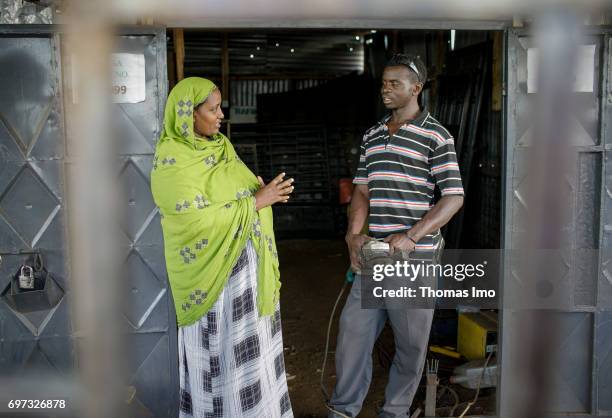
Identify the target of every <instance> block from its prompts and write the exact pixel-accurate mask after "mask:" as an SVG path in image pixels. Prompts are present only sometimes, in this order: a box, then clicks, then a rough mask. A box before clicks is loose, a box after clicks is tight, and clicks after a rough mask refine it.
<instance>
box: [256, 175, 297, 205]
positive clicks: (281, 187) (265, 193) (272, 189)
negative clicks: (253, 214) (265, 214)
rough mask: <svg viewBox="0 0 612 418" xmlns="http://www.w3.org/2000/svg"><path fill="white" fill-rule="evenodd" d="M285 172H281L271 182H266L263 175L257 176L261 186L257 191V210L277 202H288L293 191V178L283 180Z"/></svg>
mask: <svg viewBox="0 0 612 418" xmlns="http://www.w3.org/2000/svg"><path fill="white" fill-rule="evenodd" d="M284 177H285V173H280V174H279V175H278V176H276V177H275V178H274V180H272V181H271V182H270V183H268V184H265V183H264V181H263V180H262V178H261V177H259V176H257V180H259V184H260V185H261V188H260V189H259V190H258V191H257V193H255V207H256V208H257V210H259V209H262V208H265V207H267V206H272V205H273V204H275V203H278V202H283V203H286V202H287V201H288V200H289V195H290V194H291V192H293V189H294V187H293V186H292V183H293V179H288V180H283V178H284Z"/></svg>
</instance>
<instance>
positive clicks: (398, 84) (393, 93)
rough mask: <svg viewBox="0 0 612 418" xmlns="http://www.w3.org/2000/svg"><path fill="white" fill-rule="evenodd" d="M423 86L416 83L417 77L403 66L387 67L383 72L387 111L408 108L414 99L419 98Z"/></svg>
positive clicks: (383, 94) (383, 89)
mask: <svg viewBox="0 0 612 418" xmlns="http://www.w3.org/2000/svg"><path fill="white" fill-rule="evenodd" d="M422 88H423V84H421V83H419V82H417V81H416V75H415V74H414V73H413V72H412V71H410V70H409V69H408V68H406V67H404V66H403V65H398V66H393V67H387V68H385V71H384V72H383V78H382V87H381V89H380V93H381V94H382V99H383V104H384V105H385V107H386V108H387V109H391V110H393V109H398V108H401V107H405V106H407V105H408V104H409V103H410V101H411V100H412V98H413V97H415V98H416V97H417V96H418V95H419V93H420V92H421V89H422Z"/></svg>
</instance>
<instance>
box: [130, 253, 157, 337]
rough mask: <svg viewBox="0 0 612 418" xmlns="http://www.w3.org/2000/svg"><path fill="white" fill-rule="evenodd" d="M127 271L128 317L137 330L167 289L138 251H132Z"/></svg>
mask: <svg viewBox="0 0 612 418" xmlns="http://www.w3.org/2000/svg"><path fill="white" fill-rule="evenodd" d="M127 269H128V274H127V286H128V289H129V291H130V298H129V303H128V308H127V309H128V311H127V312H126V316H127V318H128V320H129V321H130V324H131V325H132V327H134V328H136V329H137V328H140V327H141V326H142V324H143V323H144V321H146V319H147V318H148V317H149V315H150V313H151V312H152V310H153V309H154V308H155V305H157V303H159V301H160V300H161V298H162V297H163V296H164V295H165V293H166V289H165V286H164V285H163V284H162V283H161V282H160V280H159V279H158V278H157V276H156V275H155V273H153V270H151V269H150V268H149V266H147V264H146V263H145V261H144V260H143V259H142V257H141V256H140V254H138V253H137V252H136V251H132V252H131V253H130V255H129V256H128V259H127Z"/></svg>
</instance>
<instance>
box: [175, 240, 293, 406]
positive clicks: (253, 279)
mask: <svg viewBox="0 0 612 418" xmlns="http://www.w3.org/2000/svg"><path fill="white" fill-rule="evenodd" d="M256 294H257V254H256V253H255V250H254V248H253V245H252V244H251V242H250V241H249V242H248V244H247V247H246V248H245V250H244V251H243V253H242V255H241V256H240V258H239V259H238V262H237V263H236V266H235V267H234V269H233V271H232V273H231V276H230V278H229V280H228V282H227V284H226V285H225V288H224V289H223V291H222V293H221V295H220V296H219V299H218V300H217V302H216V303H215V304H214V305H213V307H212V308H211V310H210V311H209V312H208V313H207V314H206V315H204V316H203V317H202V318H201V319H200V320H199V321H198V322H197V323H195V324H192V325H189V326H186V327H179V329H178V352H179V373H180V376H179V378H180V386H181V388H180V390H181V393H180V396H181V403H180V412H179V417H180V418H191V417H194V418H209V417H210V418H217V417H228V418H238V417H257V418H276V417H283V418H286V417H293V412H292V410H291V403H290V401H289V392H288V389H287V380H286V377H285V363H284V359H283V339H282V335H281V322H280V310H279V306H278V305H277V306H276V313H275V314H274V315H271V316H266V317H262V318H260V317H259V314H258V312H257V303H256Z"/></svg>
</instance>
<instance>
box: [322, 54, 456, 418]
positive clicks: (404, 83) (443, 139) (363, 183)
mask: <svg viewBox="0 0 612 418" xmlns="http://www.w3.org/2000/svg"><path fill="white" fill-rule="evenodd" d="M426 73H427V69H426V67H425V65H424V64H423V62H422V61H421V60H420V59H419V58H418V57H415V56H409V55H404V54H397V55H395V56H393V57H392V58H391V60H390V61H389V63H388V64H387V66H386V68H385V70H384V73H383V82H382V89H381V93H382V99H383V103H384V105H385V107H386V108H387V109H389V110H390V111H391V114H390V115H388V116H386V117H385V118H383V119H382V120H381V121H380V122H379V123H377V124H376V125H374V126H373V127H372V128H370V129H369V130H368V131H367V132H366V133H365V135H364V137H363V142H362V144H361V154H360V158H359V166H358V169H357V174H356V176H355V179H354V181H353V183H354V184H355V189H354V191H353V196H352V201H351V210H350V215H349V226H348V231H347V235H346V242H347V245H348V247H349V253H350V257H351V267H352V268H353V270H355V271H358V270H359V269H360V260H359V255H360V250H361V247H362V246H363V245H364V244H365V243H366V242H367V241H368V240H371V239H373V238H384V241H385V242H387V243H389V246H390V248H391V251H398V250H401V251H404V252H408V253H412V255H411V258H412V257H414V258H428V257H431V255H433V252H434V251H435V250H436V249H437V248H438V247H439V246H440V245H441V241H442V237H441V234H440V228H441V227H442V226H444V225H445V224H446V223H447V222H448V221H449V220H450V219H451V218H452V216H453V215H454V214H455V213H457V211H458V210H459V209H460V208H461V206H462V205H463V187H462V183H461V176H460V173H459V166H458V165H457V156H456V154H455V148H454V144H453V138H452V136H451V134H450V133H449V132H448V131H447V130H446V129H445V128H444V127H443V126H442V125H441V124H440V123H439V122H438V121H436V120H435V119H434V118H433V117H432V116H431V115H430V114H429V112H428V111H427V110H426V109H423V110H421V109H420V108H419V105H418V96H419V94H420V93H421V91H422V89H423V84H424V83H425V81H426V80H427V74H426ZM436 186H437V187H438V188H439V189H440V193H441V198H440V200H439V201H438V202H437V203H436V204H435V205H434V204H433V198H434V189H435V187H436ZM366 219H367V220H368V224H369V235H368V236H366V235H362V234H361V231H362V228H363V227H364V225H365V222H366ZM419 256H421V257H419ZM360 289H361V285H360V280H355V282H354V284H353V287H352V289H351V293H350V295H349V297H348V298H347V301H346V304H345V306H344V309H343V311H342V315H341V317H340V330H339V333H338V341H337V345H336V374H337V381H336V387H335V389H334V393H333V396H332V399H331V401H330V408H331V409H333V410H334V411H336V412H338V413H340V414H342V415H340V414H336V413H334V412H331V413H330V417H341V416H349V417H354V416H356V415H357V414H358V413H359V411H360V410H361V406H362V403H363V400H364V398H365V396H366V394H367V392H368V387H369V384H370V380H371V377H372V349H373V347H374V343H375V342H376V339H377V338H378V336H379V334H380V332H381V331H382V329H383V327H384V325H385V322H386V321H387V319H389V321H390V322H391V327H392V329H393V333H394V339H395V349H396V350H395V357H394V359H393V363H392V365H391V368H390V371H389V381H388V384H387V387H386V389H385V402H384V405H383V407H382V409H381V411H380V415H379V416H380V417H407V416H408V415H407V414H408V412H409V407H410V405H411V403H412V399H413V397H414V394H415V392H416V390H417V387H418V385H419V382H420V380H421V375H422V371H423V366H424V363H425V356H426V354H427V342H428V339H429V331H430V328H431V322H432V319H433V309H406V310H401V309H398V310H396V309H362V307H361V299H360Z"/></svg>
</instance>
